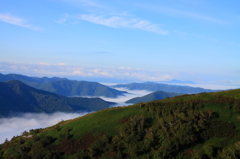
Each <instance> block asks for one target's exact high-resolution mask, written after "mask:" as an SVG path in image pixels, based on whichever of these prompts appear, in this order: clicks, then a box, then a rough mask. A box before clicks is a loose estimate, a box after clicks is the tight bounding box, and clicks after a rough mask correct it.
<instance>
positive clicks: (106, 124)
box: [42, 104, 150, 139]
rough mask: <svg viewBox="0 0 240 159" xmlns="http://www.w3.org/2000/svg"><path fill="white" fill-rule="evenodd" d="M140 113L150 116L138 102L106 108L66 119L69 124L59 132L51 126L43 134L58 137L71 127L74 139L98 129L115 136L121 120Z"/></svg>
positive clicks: (64, 125)
mask: <svg viewBox="0 0 240 159" xmlns="http://www.w3.org/2000/svg"><path fill="white" fill-rule="evenodd" d="M139 114H143V115H145V116H146V117H150V113H149V112H147V111H145V110H144V108H140V107H139V105H137V104H136V105H132V106H128V107H115V108H109V109H104V110H101V111H97V112H94V113H91V114H88V115H86V116H84V117H80V118H77V119H74V120H70V122H67V121H66V123H67V124H63V125H62V126H61V129H60V131H58V132H56V130H55V129H54V126H53V127H51V129H52V130H49V131H46V132H44V133H43V134H42V135H50V136H52V137H54V138H58V136H59V135H60V134H61V133H64V132H66V130H67V129H69V130H70V134H72V135H73V139H78V138H80V137H81V136H83V135H84V134H86V133H88V132H91V133H94V132H97V131H104V132H105V133H106V134H108V135H112V136H114V135H117V134H118V129H119V127H120V126H121V125H122V123H121V121H122V120H123V119H126V118H129V117H130V116H133V115H139ZM60 124H61V123H60ZM55 127H56V126H55Z"/></svg>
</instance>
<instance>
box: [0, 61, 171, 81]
mask: <svg viewBox="0 0 240 159" xmlns="http://www.w3.org/2000/svg"><path fill="white" fill-rule="evenodd" d="M0 71H1V72H2V73H19V74H24V75H34V76H63V77H70V76H71V77H75V78H76V77H85V78H114V79H128V80H130V81H165V80H170V79H172V75H170V74H167V73H164V72H161V71H147V70H142V69H141V68H130V67H119V68H94V67H79V66H68V65H67V64H64V63H59V64H48V63H44V62H41V63H39V64H19V63H6V62H0Z"/></svg>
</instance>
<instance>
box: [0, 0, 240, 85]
mask: <svg viewBox="0 0 240 159" xmlns="http://www.w3.org/2000/svg"><path fill="white" fill-rule="evenodd" d="M239 6H240V1H237V0H229V1H225V0H211V1H209V0H168V1H166V0H151V1H145V0H131V1H126V0H118V1H117V0H21V1H19V0H11V1H6V0H0V34H1V36H0V73H2V74H7V73H18V74H24V75H29V76H48V77H53V76H59V77H67V78H71V79H78V80H81V79H90V80H96V81H97V80H99V79H108V81H106V80H105V82H111V81H117V80H118V81H169V80H173V79H177V80H182V81H186V80H187V81H193V82H196V83H198V84H214V85H229V86H231V87H236V88H239V87H240V38H239V37H240V10H239Z"/></svg>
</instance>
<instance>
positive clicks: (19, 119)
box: [0, 112, 87, 144]
mask: <svg viewBox="0 0 240 159" xmlns="http://www.w3.org/2000/svg"><path fill="white" fill-rule="evenodd" d="M86 114H87V113H61V112H58V113H53V114H45V113H38V114H36V113H25V114H20V115H18V116H15V117H10V118H0V130H1V131H0V144H1V143H3V142H4V140H5V139H6V138H8V140H10V139H11V138H12V137H13V136H17V135H21V133H22V132H24V131H25V130H26V131H29V130H30V129H37V128H45V127H48V126H52V125H54V124H57V123H58V122H60V121H62V120H69V119H73V118H76V117H79V116H83V115H86Z"/></svg>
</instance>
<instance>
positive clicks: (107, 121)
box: [0, 89, 240, 159]
mask: <svg viewBox="0 0 240 159" xmlns="http://www.w3.org/2000/svg"><path fill="white" fill-rule="evenodd" d="M239 116H240V89H236V90H229V91H222V92H214V93H200V94H192V95H182V96H177V97H173V98H168V99H164V100H158V101H151V102H146V103H142V104H134V105H131V106H126V107H115V108H108V109H104V110H101V111H97V112H94V113H90V114H88V115H86V116H83V117H79V118H75V119H71V120H68V121H62V122H59V123H58V124H56V125H53V126H51V127H47V128H44V129H32V130H30V131H25V132H23V134H22V135H21V136H16V137H13V138H12V139H11V140H10V141H8V140H6V141H5V142H4V143H3V144H1V145H0V158H4V159H5V158H6V159H8V158H18V159H26V158H36V159H38V158H39V159H40V158H41V159H42V158H57V159H75V158H76V159H79V158H80V159H81V158H83V159H90V158H96V159H115V158H116V159H126V158H130V159H150V158H151V159H159V158H164V159H165V158H166V159H167V158H171V159H190V158H201V159H238V158H240V153H239V152H240V120H239Z"/></svg>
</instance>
